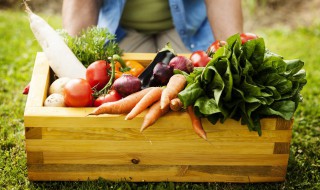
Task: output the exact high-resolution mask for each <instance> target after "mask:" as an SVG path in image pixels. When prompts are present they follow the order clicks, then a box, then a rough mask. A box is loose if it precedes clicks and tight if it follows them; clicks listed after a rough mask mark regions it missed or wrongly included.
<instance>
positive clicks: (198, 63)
mask: <svg viewBox="0 0 320 190" xmlns="http://www.w3.org/2000/svg"><path fill="white" fill-rule="evenodd" d="M190 60H191V61H192V63H193V66H194V67H205V66H206V65H207V64H208V62H209V61H210V60H211V58H210V57H209V56H208V55H207V53H206V52H204V51H201V50H198V51H195V52H193V53H192V54H191V55H190Z"/></svg>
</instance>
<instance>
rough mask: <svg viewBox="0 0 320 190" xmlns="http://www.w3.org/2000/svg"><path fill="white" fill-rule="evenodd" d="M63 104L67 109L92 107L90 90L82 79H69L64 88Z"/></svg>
mask: <svg viewBox="0 0 320 190" xmlns="http://www.w3.org/2000/svg"><path fill="white" fill-rule="evenodd" d="M64 98H65V100H64V103H65V104H66V106H68V107H87V106H91V105H92V101H93V98H92V89H91V86H90V84H89V83H88V81H86V80H84V79H80V78H79V79H71V80H70V81H69V82H68V83H67V84H66V85H65V87H64Z"/></svg>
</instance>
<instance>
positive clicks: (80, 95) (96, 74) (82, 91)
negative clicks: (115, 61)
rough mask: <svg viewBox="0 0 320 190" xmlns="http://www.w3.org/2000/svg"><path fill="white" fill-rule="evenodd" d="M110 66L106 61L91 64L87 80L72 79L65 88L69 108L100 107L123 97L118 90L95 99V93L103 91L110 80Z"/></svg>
mask: <svg viewBox="0 0 320 190" xmlns="http://www.w3.org/2000/svg"><path fill="white" fill-rule="evenodd" d="M110 69H111V68H110V64H108V63H107V62H106V61H104V60H99V61H95V62H93V63H91V64H90V65H89V66H88V68H87V70H86V79H80V78H79V79H71V80H70V81H69V82H68V83H67V84H66V85H65V86H64V94H65V96H64V97H65V104H66V106H68V107H88V106H99V105H101V104H102V103H104V102H111V101H117V100H120V99H121V98H122V96H121V95H120V94H119V93H118V92H117V91H116V90H110V91H109V93H107V94H103V95H101V96H99V97H97V98H94V92H97V91H100V90H102V89H103V88H104V87H105V86H106V84H107V83H108V82H109V80H110V76H111V74H110V72H111V71H110Z"/></svg>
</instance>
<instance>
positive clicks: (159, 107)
mask: <svg viewBox="0 0 320 190" xmlns="http://www.w3.org/2000/svg"><path fill="white" fill-rule="evenodd" d="M186 84H187V81H186V78H185V77H184V76H183V75H181V74H175V75H173V76H172V77H171V78H170V80H169V82H168V84H167V86H166V87H149V88H145V89H143V90H141V91H138V92H136V93H133V94H131V95H129V96H127V97H125V98H123V99H121V100H118V101H116V102H108V103H104V104H102V105H100V106H99V107H97V108H96V109H95V110H93V112H92V113H90V115H99V114H127V115H126V117H125V120H131V119H133V118H135V117H136V116H137V115H139V114H140V113H141V112H143V111H144V110H146V109H147V108H149V109H148V111H147V113H146V115H145V116H144V119H143V122H142V125H141V127H140V132H142V131H143V130H145V129H147V128H148V127H150V126H151V125H153V124H154V123H155V122H156V121H157V120H158V119H159V118H160V117H161V116H163V115H165V114H166V113H168V112H169V110H170V108H171V110H173V111H178V110H180V109H181V108H182V103H181V101H180V99H179V98H177V97H178V93H179V92H180V91H182V90H183V89H184V88H185V86H186ZM187 111H188V113H189V115H190V118H191V121H192V124H193V128H194V130H195V132H196V133H197V134H198V135H199V136H200V137H202V138H204V139H206V134H205V132H204V130H203V128H202V125H201V120H200V118H197V117H196V116H195V114H194V112H193V109H190V108H188V109H187Z"/></svg>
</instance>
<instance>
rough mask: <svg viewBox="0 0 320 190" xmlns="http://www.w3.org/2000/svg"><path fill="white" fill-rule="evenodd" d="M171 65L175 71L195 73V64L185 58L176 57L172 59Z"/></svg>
mask: <svg viewBox="0 0 320 190" xmlns="http://www.w3.org/2000/svg"><path fill="white" fill-rule="evenodd" d="M169 65H170V67H173V68H174V69H179V70H181V71H184V72H186V73H191V72H192V71H193V64H192V62H191V60H190V59H188V58H187V57H185V56H176V57H174V58H172V59H171V61H170V62H169Z"/></svg>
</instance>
